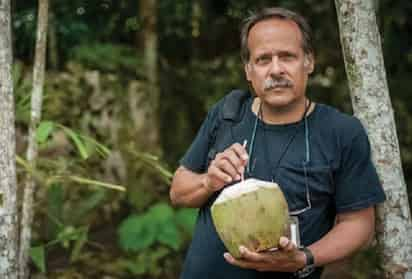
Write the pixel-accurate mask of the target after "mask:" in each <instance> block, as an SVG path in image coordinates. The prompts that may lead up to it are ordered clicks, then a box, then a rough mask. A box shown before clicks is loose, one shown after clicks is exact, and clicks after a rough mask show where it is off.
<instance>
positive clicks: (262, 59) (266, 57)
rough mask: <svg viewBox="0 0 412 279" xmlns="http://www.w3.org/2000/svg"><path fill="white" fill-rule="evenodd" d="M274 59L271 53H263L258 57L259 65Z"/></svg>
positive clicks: (257, 62)
mask: <svg viewBox="0 0 412 279" xmlns="http://www.w3.org/2000/svg"><path fill="white" fill-rule="evenodd" d="M271 61H272V57H271V56H270V55H262V56H259V57H258V58H257V59H256V64H257V65H265V64H268V63H270V62H271Z"/></svg>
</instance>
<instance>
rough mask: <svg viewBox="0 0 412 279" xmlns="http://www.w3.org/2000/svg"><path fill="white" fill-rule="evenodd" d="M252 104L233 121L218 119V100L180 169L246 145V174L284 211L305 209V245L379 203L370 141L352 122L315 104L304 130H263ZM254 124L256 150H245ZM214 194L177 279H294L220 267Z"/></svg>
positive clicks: (295, 126) (297, 126) (201, 168)
mask: <svg viewBox="0 0 412 279" xmlns="http://www.w3.org/2000/svg"><path fill="white" fill-rule="evenodd" d="M252 101H253V100H252V98H249V99H247V100H246V101H245V102H244V103H243V106H244V107H243V111H244V113H243V115H242V118H241V121H239V122H236V123H234V122H228V121H226V120H222V118H221V109H222V104H223V101H220V102H219V103H217V104H216V105H215V106H214V107H213V108H212V109H211V110H210V111H209V113H208V115H207V118H206V120H205V121H204V123H203V124H202V126H201V128H200V130H199V132H198V134H197V136H196V138H195V140H194V141H193V143H192V145H191V146H190V148H189V150H188V151H187V153H186V154H185V155H184V157H183V158H182V159H181V161H180V163H181V165H182V166H184V167H186V168H187V169H189V170H192V171H194V172H197V173H204V172H205V171H207V168H208V165H209V163H210V161H211V160H212V159H213V158H214V155H215V154H216V153H215V152H214V151H216V152H222V151H223V150H225V149H226V148H227V147H229V146H230V145H232V144H233V143H236V142H237V143H240V144H242V143H243V142H244V140H247V141H248V143H249V148H248V152H249V162H250V171H249V172H248V173H247V176H249V177H255V178H259V179H262V180H267V181H275V182H276V183H278V184H279V186H280V187H281V189H282V191H283V192H284V194H285V196H286V199H287V201H288V206H289V210H290V211H303V213H301V214H298V216H297V217H298V219H299V230H300V238H301V244H303V245H306V246H308V245H310V244H312V243H313V242H316V241H317V240H319V239H320V238H322V237H323V236H324V235H325V234H326V233H327V232H328V231H329V230H330V229H331V228H332V226H333V224H334V220H335V216H336V214H337V213H343V212H348V211H354V210H360V209H364V208H367V207H370V206H373V205H375V204H377V203H380V202H383V201H384V200H385V194H384V192H383V190H382V187H381V184H380V182H379V179H378V176H377V174H376V170H375V167H374V166H373V164H372V162H371V158H370V146H369V141H368V137H367V135H366V133H365V130H364V128H363V127H362V125H361V123H360V121H359V120H358V119H356V118H355V117H352V116H349V115H346V114H343V113H340V112H339V111H337V110H336V109H333V108H331V107H329V106H326V105H322V104H316V106H315V109H314V111H313V112H312V113H310V114H309V115H308V116H307V118H306V125H305V121H299V122H297V123H292V124H285V125H272V124H265V123H264V122H262V121H260V120H259V119H257V117H256V115H255V114H254V113H253V112H252V110H251V105H252ZM256 121H257V122H256ZM256 123H257V126H256V133H255V137H254V140H253V141H254V144H253V146H250V143H251V142H252V137H253V136H252V134H253V130H254V127H255V124H256ZM222 125H223V126H222ZM222 127H223V128H222ZM306 139H307V140H306ZM251 149H253V150H251ZM211 151H213V152H211ZM308 159H309V160H308ZM218 194H219V192H217V193H215V194H214V195H212V196H211V197H210V199H209V200H208V202H207V203H206V204H205V205H204V206H203V207H202V208H200V210H199V215H198V218H197V223H196V228H195V231H194V235H193V239H192V243H191V245H190V247H189V250H188V253H187V255H186V260H185V264H184V267H183V272H182V274H181V279H212V278H213V279H219V278H222V279H223V278H236V279H243V278H245V279H246V278H247V279H252V278H253V279H254V278H256V279H258V278H259V279H260V278H277V279H281V278H293V275H292V274H290V273H273V272H258V271H255V270H248V269H242V268H239V267H236V266H233V265H230V264H229V263H227V262H226V261H225V259H224V258H223V253H224V252H226V248H225V247H224V245H223V242H222V241H221V240H220V238H219V236H218V234H217V232H216V230H215V227H214V225H213V221H212V218H211V215H210V206H211V204H212V203H213V201H214V200H215V199H216V197H217V196H218ZM308 197H309V200H308ZM309 207H311V208H310V209H308V208H309ZM348 237H351V236H350V235H348ZM320 274H321V269H318V270H317V272H315V273H314V274H312V276H310V277H308V278H311V279H314V278H320Z"/></svg>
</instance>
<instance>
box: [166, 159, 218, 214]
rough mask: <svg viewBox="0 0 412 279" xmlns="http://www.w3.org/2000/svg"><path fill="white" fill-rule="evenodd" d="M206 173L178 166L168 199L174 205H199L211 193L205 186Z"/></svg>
mask: <svg viewBox="0 0 412 279" xmlns="http://www.w3.org/2000/svg"><path fill="white" fill-rule="evenodd" d="M206 179H207V174H206V173H204V174H198V173H195V172H192V171H190V170H188V169H186V168H185V167H182V166H181V167H179V168H178V169H177V170H176V173H175V175H174V177H173V181H172V186H171V188H170V200H171V201H172V203H173V204H174V205H179V206H184V207H201V206H202V205H203V204H204V203H205V202H206V201H207V200H208V198H209V197H210V195H212V193H213V191H212V190H211V189H209V188H207V181H206Z"/></svg>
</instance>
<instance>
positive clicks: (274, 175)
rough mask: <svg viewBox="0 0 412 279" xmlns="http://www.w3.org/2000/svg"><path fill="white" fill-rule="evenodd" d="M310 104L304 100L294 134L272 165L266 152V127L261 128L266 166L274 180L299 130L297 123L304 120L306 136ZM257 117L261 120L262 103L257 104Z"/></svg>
mask: <svg viewBox="0 0 412 279" xmlns="http://www.w3.org/2000/svg"><path fill="white" fill-rule="evenodd" d="M311 104H312V102H311V100H309V102H305V111H304V112H303V115H302V117H301V119H300V120H299V122H298V123H297V124H298V125H297V127H296V129H295V131H294V134H293V135H292V136H291V137H290V138H289V140H288V142H287V143H286V145H285V147H284V148H283V151H282V152H281V154H280V156H279V158H278V160H277V162H276V165H274V164H273V162H272V160H271V159H270V156H269V152H268V151H269V150H268V143H267V139H266V129H263V142H264V144H263V145H264V148H265V152H264V153H265V161H266V162H267V163H268V165H267V166H268V173H269V174H270V175H271V177H272V180H276V175H277V171H278V169H279V166H280V163H281V162H282V159H283V158H284V157H285V155H286V153H287V151H288V150H289V147H290V145H291V144H292V142H293V140H294V139H295V138H296V135H297V134H298V132H299V124H300V123H301V122H302V121H305V125H304V126H305V127H304V128H305V131H304V132H305V138H306V136H307V135H306V133H307V128H306V125H307V124H306V117H307V113H308V111H309V108H310V106H311ZM259 117H260V119H261V120H262V122H263V112H262V103H260V104H259V111H258V118H259ZM263 123H264V122H263ZM306 148H307V147H306ZM272 166H275V167H274V168H273V169H272ZM272 171H273V172H272Z"/></svg>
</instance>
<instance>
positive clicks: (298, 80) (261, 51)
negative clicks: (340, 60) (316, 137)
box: [245, 18, 314, 108]
mask: <svg viewBox="0 0 412 279" xmlns="http://www.w3.org/2000/svg"><path fill="white" fill-rule="evenodd" d="M248 47H249V51H250V58H249V62H248V63H247V64H246V65H245V71H246V77H247V80H248V81H250V82H251V84H252V87H253V89H254V91H255V93H256V95H257V96H258V97H260V99H261V101H262V102H263V104H266V105H269V106H270V107H273V108H287V107H296V106H297V105H298V104H300V103H302V102H304V99H305V90H306V82H307V79H308V75H309V74H310V73H311V72H312V71H313V67H314V61H313V56H312V55H305V53H304V51H303V48H302V34H301V32H300V29H299V27H298V26H297V24H296V23H295V22H293V21H291V20H284V19H277V18H274V19H267V20H264V21H261V22H258V23H257V24H255V25H254V26H253V27H252V28H251V29H250V31H249V36H248Z"/></svg>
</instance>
